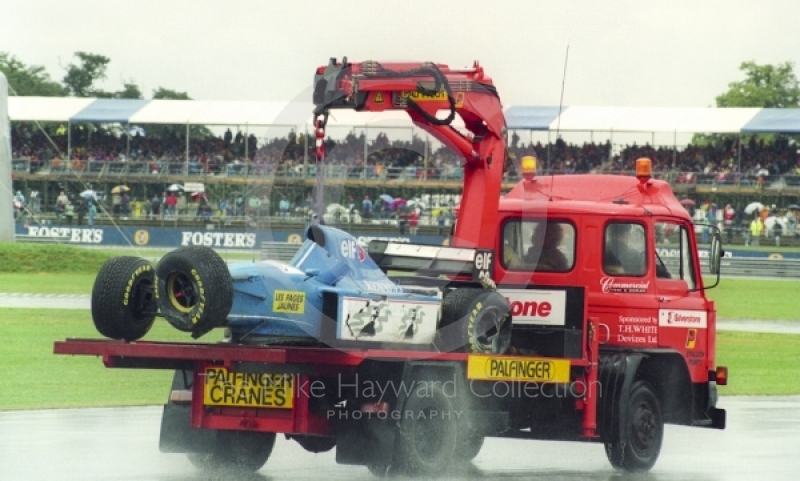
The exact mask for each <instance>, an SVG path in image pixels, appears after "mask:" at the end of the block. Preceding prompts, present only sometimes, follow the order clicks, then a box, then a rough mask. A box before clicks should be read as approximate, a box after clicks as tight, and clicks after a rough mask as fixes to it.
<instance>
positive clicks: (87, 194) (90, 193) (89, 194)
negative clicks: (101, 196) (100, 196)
mask: <svg viewBox="0 0 800 481" xmlns="http://www.w3.org/2000/svg"><path fill="white" fill-rule="evenodd" d="M81 197H83V198H84V199H86V200H89V199H93V200H97V191H96V190H93V189H86V190H84V191H83V192H81Z"/></svg>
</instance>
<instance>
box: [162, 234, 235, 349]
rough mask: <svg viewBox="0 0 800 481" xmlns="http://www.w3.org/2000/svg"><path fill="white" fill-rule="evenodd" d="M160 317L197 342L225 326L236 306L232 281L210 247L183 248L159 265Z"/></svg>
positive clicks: (168, 255)
mask: <svg viewBox="0 0 800 481" xmlns="http://www.w3.org/2000/svg"><path fill="white" fill-rule="evenodd" d="M156 278H157V280H158V281H157V290H156V294H157V299H158V307H159V309H160V311H161V314H162V315H163V316H164V318H166V320H167V321H168V322H169V323H170V324H172V326H173V327H175V328H176V329H178V330H181V331H186V332H191V333H192V336H193V337H195V338H197V337H200V336H202V335H203V334H205V333H206V332H208V331H210V330H211V329H213V328H215V327H222V326H224V325H225V323H226V320H227V316H228V313H229V312H230V310H231V306H232V305H233V279H232V278H231V274H230V271H228V266H227V265H226V264H225V261H224V260H222V258H221V257H220V256H219V254H217V253H216V252H214V250H213V249H211V248H209V247H202V246H191V247H181V248H180V249H176V250H174V251H172V252H169V253H168V254H167V255H165V256H164V257H162V258H161V260H160V261H159V262H158V264H157V265H156Z"/></svg>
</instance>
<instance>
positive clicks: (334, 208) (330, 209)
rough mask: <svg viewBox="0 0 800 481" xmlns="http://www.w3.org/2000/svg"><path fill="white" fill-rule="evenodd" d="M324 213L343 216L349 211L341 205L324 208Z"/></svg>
mask: <svg viewBox="0 0 800 481" xmlns="http://www.w3.org/2000/svg"><path fill="white" fill-rule="evenodd" d="M325 212H326V213H328V214H334V215H335V214H336V213H337V212H338V213H339V214H342V215H344V214H347V213H348V212H350V210H349V209H348V208H347V207H345V206H343V205H342V204H330V205H328V207H325Z"/></svg>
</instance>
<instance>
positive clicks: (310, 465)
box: [0, 397, 800, 481]
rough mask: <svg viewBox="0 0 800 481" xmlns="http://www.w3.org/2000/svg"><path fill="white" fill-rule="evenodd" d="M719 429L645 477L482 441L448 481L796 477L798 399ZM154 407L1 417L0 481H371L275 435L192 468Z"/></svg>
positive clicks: (732, 406)
mask: <svg viewBox="0 0 800 481" xmlns="http://www.w3.org/2000/svg"><path fill="white" fill-rule="evenodd" d="M720 404H721V405H722V406H723V407H725V408H727V409H728V428H727V429H726V430H724V431H717V430H706V429H698V428H687V427H679V426H668V427H667V430H666V434H665V439H664V445H663V448H662V451H661V457H660V459H659V461H658V463H657V464H656V466H655V467H654V468H653V470H652V471H651V472H650V473H646V474H639V475H632V474H625V473H619V472H616V471H614V470H613V469H612V468H611V467H610V466H609V464H608V462H607V461H606V458H605V455H604V453H603V449H602V446H601V445H598V444H588V443H587V444H583V443H559V442H540V441H521V440H509V439H489V440H487V442H486V444H485V445H484V448H483V450H482V451H481V453H480V454H479V455H478V457H477V458H475V461H474V462H473V463H472V464H471V465H468V466H467V467H465V468H464V469H463V470H460V471H458V472H454V473H451V474H450V475H449V476H446V478H450V479H539V480H547V481H556V480H581V481H587V480H638V479H642V480H651V481H667V480H698V481H705V480H708V481H728V480H748V481H752V480H761V479H764V480H790V479H798V478H800V462H798V458H800V397H775V398H758V397H733V398H723V399H722V400H721V403H720ZM160 415H161V408H160V407H157V406H152V407H137V408H106V409H75V410H43V411H16V412H13V411H12V412H0V479H3V480H8V481H40V480H41V481H45V480H47V481H52V480H59V481H101V480H102V481H151V480H152V481H200V480H204V481H217V480H219V481H222V480H223V479H225V480H231V479H242V480H244V481H264V480H282V479H290V480H296V479H322V478H325V479H329V480H333V479H347V480H348V481H356V480H361V479H363V480H370V479H375V478H374V477H373V476H372V475H371V474H369V472H368V471H367V469H366V468H364V467H358V466H343V465H338V464H336V462H335V454H334V452H328V453H322V454H310V453H307V452H305V451H303V450H302V448H300V446H299V445H297V444H296V443H295V442H294V441H288V440H285V439H283V438H282V437H279V438H278V441H277V443H276V445H275V450H274V451H273V453H272V457H271V458H270V460H269V461H268V462H267V464H266V466H264V468H262V469H261V471H259V472H258V473H257V474H255V475H251V476H245V477H243V478H231V477H230V476H229V475H228V476H222V475H213V474H208V473H204V472H201V471H198V470H197V469H195V468H194V467H193V466H192V465H191V464H190V463H189V461H188V460H187V459H186V457H185V456H184V455H181V454H162V453H160V452H159V451H158V431H159V422H160Z"/></svg>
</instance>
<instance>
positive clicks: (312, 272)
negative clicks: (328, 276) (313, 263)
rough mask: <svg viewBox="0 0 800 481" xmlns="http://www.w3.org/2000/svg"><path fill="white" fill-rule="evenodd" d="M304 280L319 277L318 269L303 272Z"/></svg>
mask: <svg viewBox="0 0 800 481" xmlns="http://www.w3.org/2000/svg"><path fill="white" fill-rule="evenodd" d="M304 273H305V275H306V278H308V279H310V278H312V277H317V276H318V275H319V269H306V270H305V271H304Z"/></svg>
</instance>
